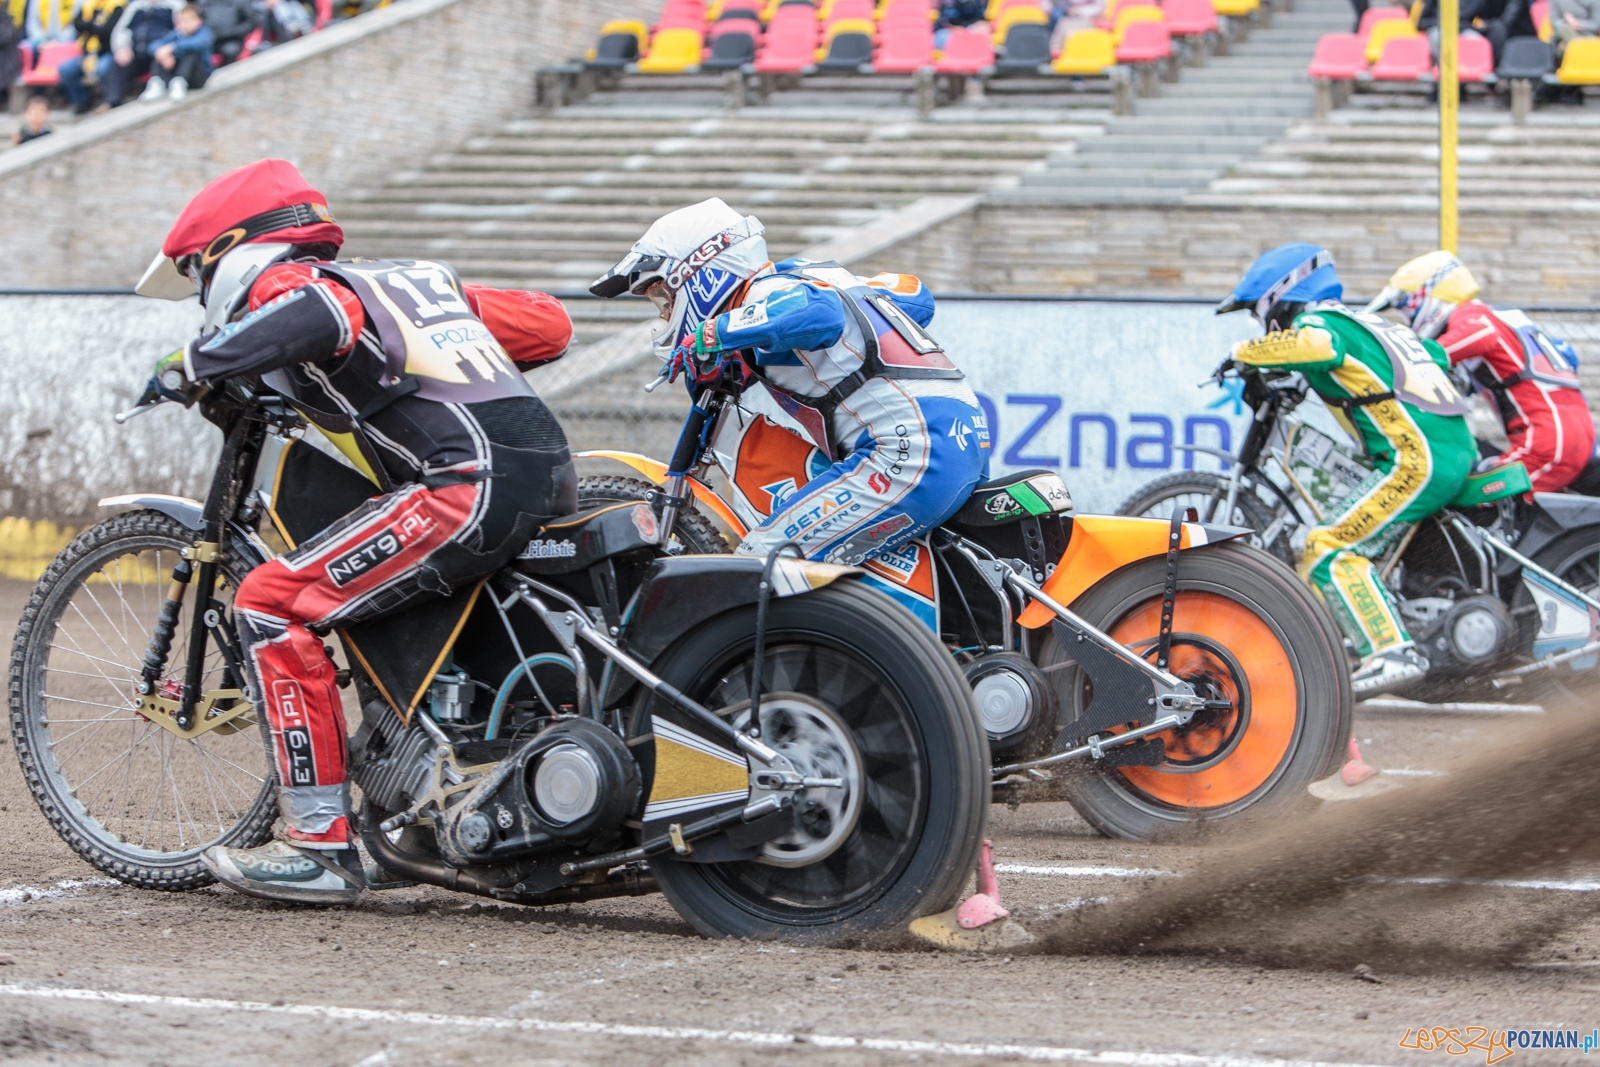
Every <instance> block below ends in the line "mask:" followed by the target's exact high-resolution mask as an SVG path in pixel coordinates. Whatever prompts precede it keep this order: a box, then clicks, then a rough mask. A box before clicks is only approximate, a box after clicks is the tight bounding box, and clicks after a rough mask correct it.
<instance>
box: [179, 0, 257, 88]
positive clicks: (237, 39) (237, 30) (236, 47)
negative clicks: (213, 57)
mask: <svg viewBox="0 0 1600 1067" xmlns="http://www.w3.org/2000/svg"><path fill="white" fill-rule="evenodd" d="M199 5H200V17H201V18H202V19H204V20H205V24H206V28H207V29H209V30H210V31H211V34H212V36H213V37H215V38H216V40H217V54H218V55H220V56H221V57H222V62H223V63H225V64H226V63H234V62H237V61H238V59H239V53H240V52H243V51H244V39H245V38H246V37H248V36H250V34H251V33H252V32H253V31H254V30H255V28H256V26H257V25H259V23H260V17H259V16H258V15H257V14H256V10H255V5H254V4H253V3H252V2H251V0H199ZM194 88H199V86H194Z"/></svg>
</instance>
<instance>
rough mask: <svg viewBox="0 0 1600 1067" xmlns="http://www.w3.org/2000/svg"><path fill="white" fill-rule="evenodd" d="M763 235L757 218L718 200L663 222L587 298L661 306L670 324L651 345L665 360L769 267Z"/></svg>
mask: <svg viewBox="0 0 1600 1067" xmlns="http://www.w3.org/2000/svg"><path fill="white" fill-rule="evenodd" d="M765 232H766V230H765V228H764V227H763V226H762V225H761V220H760V219H758V218H756V217H755V216H754V215H740V214H739V213H738V212H737V211H735V210H733V208H731V207H729V206H728V205H727V204H725V203H723V202H722V201H721V200H720V199H718V198H717V197H712V198H711V199H710V200H706V201H703V202H701V203H698V204H695V205H694V206H692V207H686V208H680V209H679V210H677V211H673V212H670V213H668V214H666V215H663V216H661V217H660V218H659V219H657V220H656V221H655V223H654V224H653V225H652V226H651V227H650V228H649V229H648V230H646V231H645V234H644V236H643V237H641V238H639V240H638V241H637V242H635V243H634V246H633V248H632V249H631V250H630V251H629V252H628V254H627V255H626V256H623V257H622V259H621V260H620V261H619V262H618V263H617V265H616V266H614V267H612V268H611V269H610V270H609V271H607V272H606V273H605V274H604V275H602V276H601V277H600V278H599V279H597V280H596V281H595V283H594V284H593V285H591V286H590V287H589V292H591V293H593V294H594V295H595V296H598V297H604V298H608V299H609V298H610V297H614V296H621V295H622V294H623V293H633V294H634V295H635V296H648V297H650V299H651V300H653V301H655V304H656V307H657V308H658V309H659V310H660V312H661V317H662V318H663V319H665V320H666V323H667V325H666V327H665V328H664V329H662V330H658V331H657V332H656V333H655V335H654V336H652V337H651V343H652V345H653V346H654V348H655V351H656V354H657V355H658V356H660V357H661V358H662V359H667V358H668V357H670V356H671V355H672V350H673V349H674V348H676V347H677V345H678V342H679V341H680V340H682V339H683V338H684V337H686V336H688V335H689V333H691V332H692V331H693V330H695V329H697V328H698V327H699V326H700V324H701V323H702V322H704V321H706V320H707V319H709V318H711V317H712V316H713V315H715V314H717V313H718V312H719V311H721V310H722V306H723V305H724V304H726V303H727V302H728V298H729V297H731V296H732V295H733V294H734V291H735V290H737V289H738V288H739V286H740V285H742V284H744V282H746V281H748V280H749V279H751V278H753V277H755V276H756V275H757V274H759V273H760V272H761V271H762V269H763V268H765V267H766V266H767V263H768V260H767V241H766V238H765V237H763V236H762V234H764V233H765Z"/></svg>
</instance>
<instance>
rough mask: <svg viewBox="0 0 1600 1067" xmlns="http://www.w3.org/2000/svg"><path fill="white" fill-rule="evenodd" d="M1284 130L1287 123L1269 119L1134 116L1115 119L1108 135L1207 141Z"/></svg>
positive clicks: (1237, 116) (1266, 117)
mask: <svg viewBox="0 0 1600 1067" xmlns="http://www.w3.org/2000/svg"><path fill="white" fill-rule="evenodd" d="M1285 126H1287V123H1286V122H1285V121H1284V120H1282V119H1279V118H1275V117H1273V116H1270V115H1269V116H1248V115H1224V116H1218V117H1214V118H1211V119H1209V120H1206V121H1196V120H1195V119H1193V118H1184V117H1171V116H1167V115H1134V116H1131V117H1128V118H1118V119H1112V120H1111V124H1110V126H1109V127H1108V128H1107V130H1106V134H1107V136H1114V137H1122V136H1123V135H1125V134H1143V135H1152V136H1153V135H1161V136H1179V137H1181V136H1186V135H1187V136H1193V135H1195V134H1198V133H1204V134H1205V135H1206V136H1207V137H1211V136H1216V135H1225V136H1247V137H1274V136H1276V135H1278V134H1280V133H1282V132H1283V130H1284V128H1285Z"/></svg>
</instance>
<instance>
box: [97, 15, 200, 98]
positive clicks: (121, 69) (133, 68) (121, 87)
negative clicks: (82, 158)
mask: <svg viewBox="0 0 1600 1067" xmlns="http://www.w3.org/2000/svg"><path fill="white" fill-rule="evenodd" d="M182 7H183V0H128V6H127V7H126V8H124V9H123V12H122V17H121V18H120V19H118V20H117V25H116V28H115V29H113V30H112V31H111V58H112V61H113V62H112V64H111V68H110V69H109V70H106V71H104V72H103V73H102V74H101V76H100V91H101V93H102V95H104V97H105V104H103V105H102V106H103V107H121V106H122V104H123V103H125V102H126V101H127V99H128V93H129V91H130V90H131V89H132V88H133V84H134V82H135V81H136V80H137V79H139V78H140V77H142V76H143V75H145V74H148V73H150V63H151V55H150V53H151V52H152V51H153V50H154V47H153V46H154V45H155V42H156V41H158V40H160V39H161V38H162V37H165V36H166V35H167V34H168V33H171V32H172V27H173V20H174V19H175V17H176V16H177V14H178V11H179V10H180V9H181V8H182Z"/></svg>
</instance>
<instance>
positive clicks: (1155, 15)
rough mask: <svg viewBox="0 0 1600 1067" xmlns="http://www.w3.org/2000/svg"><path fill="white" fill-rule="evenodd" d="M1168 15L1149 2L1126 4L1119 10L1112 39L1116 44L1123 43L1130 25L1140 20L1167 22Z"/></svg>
mask: <svg viewBox="0 0 1600 1067" xmlns="http://www.w3.org/2000/svg"><path fill="white" fill-rule="evenodd" d="M1166 20H1167V16H1166V13H1165V12H1163V11H1162V10H1161V9H1160V8H1159V7H1152V6H1151V5H1149V4H1138V5H1134V6H1125V7H1123V8H1121V9H1120V10H1119V11H1118V12H1117V23H1116V26H1115V27H1114V28H1113V29H1112V31H1111V39H1112V41H1114V42H1115V43H1116V44H1119V45H1120V44H1121V43H1122V39H1123V37H1125V36H1126V35H1127V32H1128V27H1129V26H1133V25H1135V24H1137V23H1140V22H1166Z"/></svg>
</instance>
